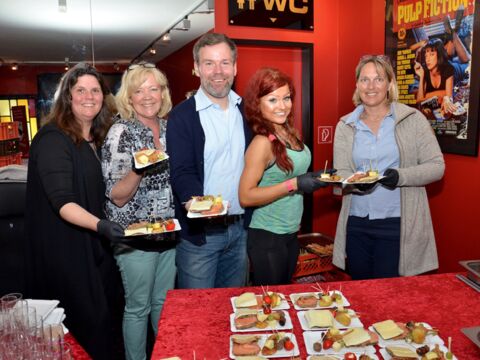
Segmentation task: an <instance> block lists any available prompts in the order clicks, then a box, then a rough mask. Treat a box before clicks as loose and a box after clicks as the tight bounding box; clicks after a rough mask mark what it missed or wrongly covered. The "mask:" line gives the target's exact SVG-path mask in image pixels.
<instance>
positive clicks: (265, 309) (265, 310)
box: [263, 306, 272, 315]
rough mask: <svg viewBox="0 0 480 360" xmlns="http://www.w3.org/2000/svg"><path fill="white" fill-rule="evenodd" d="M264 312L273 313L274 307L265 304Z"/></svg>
mask: <svg viewBox="0 0 480 360" xmlns="http://www.w3.org/2000/svg"><path fill="white" fill-rule="evenodd" d="M263 313H264V314H267V315H268V314H271V313H272V309H271V308H270V306H264V307H263Z"/></svg>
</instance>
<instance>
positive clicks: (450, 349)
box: [448, 336, 452, 353]
mask: <svg viewBox="0 0 480 360" xmlns="http://www.w3.org/2000/svg"><path fill="white" fill-rule="evenodd" d="M448 352H450V353H451V352H452V337H451V336H449V337H448Z"/></svg>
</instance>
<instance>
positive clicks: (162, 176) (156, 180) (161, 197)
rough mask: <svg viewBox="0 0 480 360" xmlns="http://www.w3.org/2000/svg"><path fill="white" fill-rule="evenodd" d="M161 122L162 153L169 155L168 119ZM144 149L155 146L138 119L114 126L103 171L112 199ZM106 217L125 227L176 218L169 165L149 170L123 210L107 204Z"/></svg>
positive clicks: (106, 145) (105, 147) (105, 149)
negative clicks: (166, 138)
mask: <svg viewBox="0 0 480 360" xmlns="http://www.w3.org/2000/svg"><path fill="white" fill-rule="evenodd" d="M158 121H159V124H160V144H161V146H162V150H164V151H166V150H167V147H166V140H165V133H166V127H167V121H166V120H164V119H159V120H158ZM144 148H152V149H153V148H155V144H154V142H153V133H152V131H151V130H150V128H148V127H147V126H145V125H144V124H143V123H142V122H140V121H139V120H136V119H134V120H125V119H120V120H118V121H116V122H115V124H114V125H112V127H111V128H110V130H109V132H108V135H107V137H106V138H105V142H104V144H103V147H102V171H103V178H104V180H105V185H106V195H107V198H108V199H110V194H111V191H112V188H113V186H114V185H115V184H116V183H117V182H118V181H119V180H121V179H122V178H123V177H124V176H125V175H126V174H127V173H128V172H129V171H131V170H132V168H133V166H134V158H133V153H134V152H137V151H139V150H142V149H144ZM105 213H106V216H107V218H108V219H109V220H112V221H115V222H118V223H119V224H120V225H122V226H123V227H126V226H128V225H129V224H131V223H135V222H139V221H143V220H152V219H157V220H158V219H160V218H163V219H169V218H173V217H174V216H175V211H174V205H173V193H172V188H171V186H170V168H169V163H168V161H161V162H159V163H156V164H154V165H151V166H149V167H148V169H147V170H146V172H145V174H144V176H143V178H142V180H141V182H140V184H139V186H138V189H137V192H136V193H135V195H134V196H133V197H132V198H131V199H130V201H129V202H128V203H126V204H125V205H124V206H123V207H118V206H116V205H115V204H114V203H113V202H112V201H111V200H107V202H106V206H105ZM166 234H173V233H166ZM166 234H165V235H166ZM162 235H164V234H162ZM167 237H169V235H167Z"/></svg>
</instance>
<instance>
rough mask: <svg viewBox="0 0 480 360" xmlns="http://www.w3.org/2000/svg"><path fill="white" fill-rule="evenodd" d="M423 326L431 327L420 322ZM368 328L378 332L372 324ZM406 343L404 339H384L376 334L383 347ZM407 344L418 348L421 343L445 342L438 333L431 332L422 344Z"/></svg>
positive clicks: (440, 343)
mask: <svg viewBox="0 0 480 360" xmlns="http://www.w3.org/2000/svg"><path fill="white" fill-rule="evenodd" d="M422 324H423V326H425V327H426V328H427V329H431V328H432V327H431V326H430V325H429V324H427V323H422ZM368 330H370V331H374V332H375V333H377V334H378V332H377V331H376V330H375V328H374V327H373V326H370V327H369V328H368ZM405 344H407V342H406V341H405V340H404V339H401V340H385V339H383V338H382V337H381V336H380V334H378V346H380V347H382V348H384V347H387V346H393V345H399V346H402V345H405ZM408 344H409V345H411V346H413V347H414V348H419V347H422V346H423V345H425V344H426V345H432V344H439V345H443V344H445V343H444V341H443V340H442V338H441V337H440V336H438V335H433V334H429V335H427V337H426V338H425V342H424V343H423V344H415V343H413V342H412V343H408Z"/></svg>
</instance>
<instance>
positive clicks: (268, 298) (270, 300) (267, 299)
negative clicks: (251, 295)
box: [263, 295, 272, 305]
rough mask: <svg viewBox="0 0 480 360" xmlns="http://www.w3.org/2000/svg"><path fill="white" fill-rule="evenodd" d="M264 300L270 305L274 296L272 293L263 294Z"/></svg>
mask: <svg viewBox="0 0 480 360" xmlns="http://www.w3.org/2000/svg"><path fill="white" fill-rule="evenodd" d="M263 302H264V303H265V304H267V305H270V304H271V303H272V298H271V297H270V295H263Z"/></svg>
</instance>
